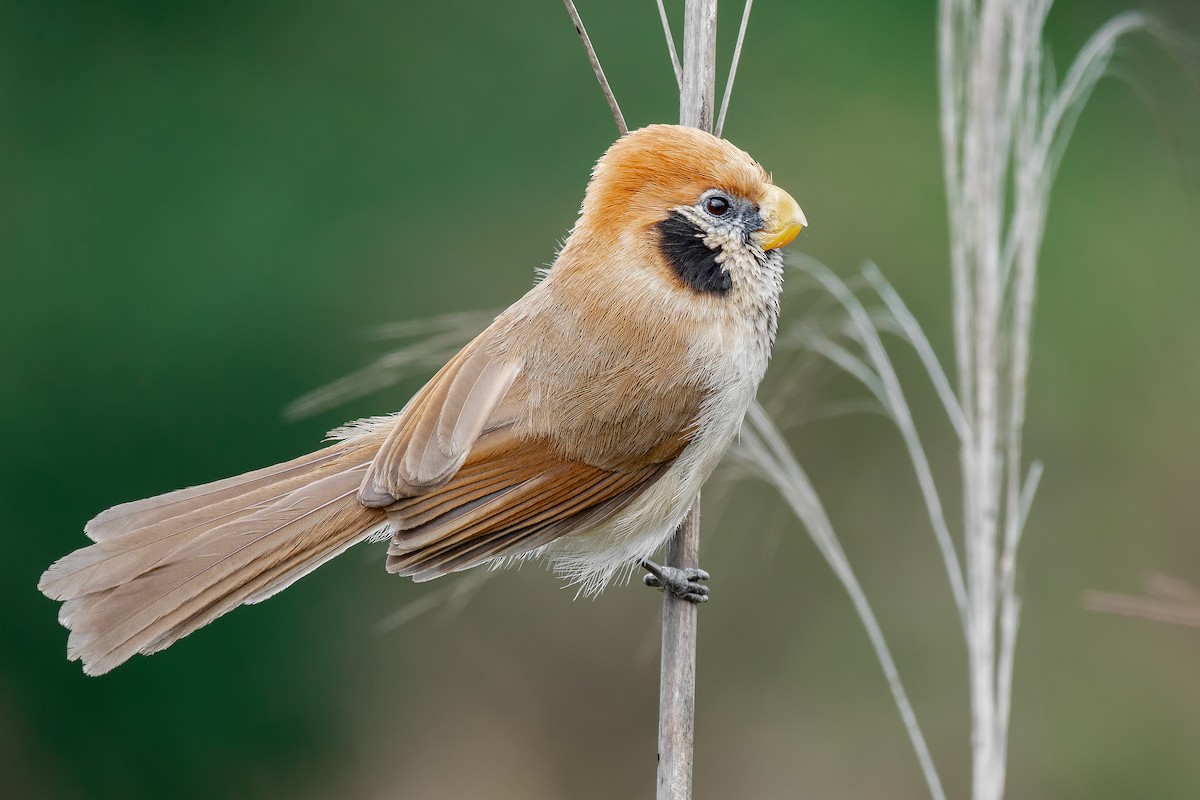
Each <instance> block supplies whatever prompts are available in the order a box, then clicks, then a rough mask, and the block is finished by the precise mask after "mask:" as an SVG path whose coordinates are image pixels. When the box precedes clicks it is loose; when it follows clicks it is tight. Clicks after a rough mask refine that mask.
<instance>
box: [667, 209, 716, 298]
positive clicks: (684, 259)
mask: <svg viewBox="0 0 1200 800" xmlns="http://www.w3.org/2000/svg"><path fill="white" fill-rule="evenodd" d="M658 233H659V240H658V247H659V250H661V251H662V254H663V256H664V257H665V258H666V259H667V263H668V264H670V265H671V268H672V269H673V270H675V274H676V275H678V276H679V279H680V280H681V281H683V282H684V284H685V285H686V286H688V287H689V288H691V289H694V290H695V291H697V292H707V293H712V294H725V293H727V292H728V291H729V289H730V287H732V286H733V281H732V279H731V278H730V277H729V273H728V272H726V271H725V270H724V269H722V267H721V265H720V264H719V263H718V262H717V256H718V255H719V251H717V250H712V249H710V248H709V247H708V245H706V244H704V233H703V231H701V230H700V229H699V228H698V227H696V224H695V223H694V222H692V221H691V220H689V219H687V217H684V216H683V215H682V214H680V213H679V212H676V211H673V212H671V216H669V217H667V218H666V219H664V220H663V221H662V222H660V223H658Z"/></svg>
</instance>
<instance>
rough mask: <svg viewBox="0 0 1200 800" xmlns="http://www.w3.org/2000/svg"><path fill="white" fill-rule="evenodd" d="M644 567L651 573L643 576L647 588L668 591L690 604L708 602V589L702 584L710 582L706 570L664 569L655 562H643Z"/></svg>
mask: <svg viewBox="0 0 1200 800" xmlns="http://www.w3.org/2000/svg"><path fill="white" fill-rule="evenodd" d="M642 567H643V568H644V569H645V570H646V572H648V573H650V574H648V575H643V576H642V582H643V583H645V584H646V585H647V586H653V587H654V588H655V589H663V590H666V591H668V592H670V593H671V594H673V595H675V596H676V597H678V598H680V599H683V600H687V601H688V602H689V603H707V602H708V587H707V586H705V585H704V584H702V583H700V581H706V580H708V573H707V572H705V571H704V570H702V569H692V568H687V569H680V568H679V567H664V566H661V565H659V564H655V563H654V562H653V561H643V562H642Z"/></svg>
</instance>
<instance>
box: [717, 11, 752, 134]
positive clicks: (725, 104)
mask: <svg viewBox="0 0 1200 800" xmlns="http://www.w3.org/2000/svg"><path fill="white" fill-rule="evenodd" d="M753 5H754V0H746V7H745V9H743V10H742V24H741V27H739V28H738V37H737V46H736V47H734V48H733V61H731V62H730V64H729V77H728V78H726V79H725V96H724V97H722V98H721V114H720V116H719V117H717V128H716V131H714V132H715V133H716V134H717V136H720V135H721V133H722V132H723V131H724V130H725V114H726V113H727V112H728V111H729V98H730V97H731V96H732V95H733V79H734V78H735V77H736V76H737V68H738V61H740V60H741V58H742V44H743V43H744V42H745V41H746V26H747V25H749V24H750V8H751V6H753Z"/></svg>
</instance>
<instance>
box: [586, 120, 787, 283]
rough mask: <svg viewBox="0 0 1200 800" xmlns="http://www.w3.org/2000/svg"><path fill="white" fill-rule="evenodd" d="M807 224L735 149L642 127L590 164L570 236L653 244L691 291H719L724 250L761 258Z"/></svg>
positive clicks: (678, 130) (664, 128)
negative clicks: (577, 219)
mask: <svg viewBox="0 0 1200 800" xmlns="http://www.w3.org/2000/svg"><path fill="white" fill-rule="evenodd" d="M807 224H808V223H807V220H805V218H804V214H803V212H801V210H800V207H799V206H798V205H797V204H796V201H795V200H793V199H792V198H791V196H790V195H788V194H787V192H785V191H783V190H782V189H780V188H778V187H777V186H775V185H774V184H772V183H771V179H770V176H769V175H768V174H767V172H766V171H765V170H764V169H763V168H762V167H761V166H759V164H758V162H756V161H755V160H754V159H752V158H751V157H750V156H749V155H748V154H747V153H746V152H744V151H743V150H741V149H739V148H737V147H735V146H734V145H732V144H730V143H729V142H727V141H725V140H723V139H718V138H717V137H715V136H712V135H710V134H708V133H705V132H703V131H701V130H698V129H696V128H688V127H683V126H679V125H650V126H648V127H645V128H642V129H641V130H637V131H633V132H631V133H629V134H627V135H625V136H623V137H621V138H620V139H618V140H617V142H616V143H615V144H613V145H612V146H611V147H610V148H609V149H608V152H606V153H605V154H604V155H603V156H602V157H601V158H600V160H599V161H598V162H597V163H596V167H595V169H594V170H593V172H592V180H591V182H590V183H589V184H588V189H587V195H586V197H585V198H584V201H583V208H582V212H581V215H580V218H579V222H578V223H577V224H576V226H575V230H574V231H573V235H572V239H575V240H584V241H588V242H593V243H594V242H606V243H618V242H623V243H625V245H626V247H629V246H633V247H639V248H640V249H642V250H643V251H648V250H649V249H650V248H651V247H652V248H653V249H654V250H656V251H657V255H658V256H660V257H661V260H662V261H663V262H665V263H666V264H667V265H668V266H669V267H670V268H671V269H673V271H674V272H675V273H676V274H677V276H678V278H679V279H680V280H681V281H682V282H683V283H684V284H685V285H687V286H688V287H689V288H691V289H694V290H696V291H699V292H721V291H726V290H728V289H729V288H730V277H729V273H728V268H727V267H723V266H722V265H723V264H725V263H726V262H729V261H731V260H732V258H733V257H734V256H735V253H733V252H730V251H731V250H738V251H741V252H742V253H743V254H745V255H746V256H757V257H759V258H761V257H763V255H764V254H765V253H767V252H768V251H771V250H774V249H776V248H779V247H783V246H784V245H786V244H788V243H790V242H791V241H792V240H793V239H794V238H795V237H796V235H797V234H798V233H799V232H800V230H801V229H802V228H803V227H805V226H807ZM631 235H632V239H631ZM579 244H582V242H579Z"/></svg>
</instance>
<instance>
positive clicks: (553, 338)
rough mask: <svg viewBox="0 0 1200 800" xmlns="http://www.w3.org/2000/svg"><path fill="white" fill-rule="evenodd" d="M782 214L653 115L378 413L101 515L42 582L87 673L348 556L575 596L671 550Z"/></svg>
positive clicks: (772, 282)
mask: <svg viewBox="0 0 1200 800" xmlns="http://www.w3.org/2000/svg"><path fill="white" fill-rule="evenodd" d="M805 225H807V222H806V220H805V218H804V215H803V213H802V212H801V211H800V208H799V206H798V205H797V204H796V202H795V201H794V200H793V199H792V198H791V197H790V196H789V195H788V194H787V193H786V192H784V191H783V190H782V189H779V188H778V187H776V186H775V185H773V184H772V183H771V181H770V179H769V177H768V175H767V173H766V172H765V171H764V170H763V168H762V167H760V166H759V165H758V163H757V162H755V161H754V160H753V159H752V158H750V156H749V155H747V154H746V153H745V152H743V151H742V150H739V149H738V148H737V147H735V146H733V145H732V144H730V143H729V142H726V141H724V140H721V139H717V138H716V137H713V136H711V135H709V134H707V133H704V132H702V131H699V130H696V129H693V128H685V127H679V126H673V125H651V126H649V127H646V128H643V129H641V130H638V131H634V132H632V133H629V134H627V135H625V136H623V137H621V138H620V139H619V140H618V141H617V142H616V143H615V144H613V145H612V147H610V148H609V149H608V151H607V152H606V153H605V154H604V155H603V156H602V157H601V158H600V160H599V161H598V162H597V163H596V166H595V169H594V170H593V173H592V178H591V181H590V183H589V184H588V187H587V193H586V196H585V197H584V200H583V207H582V209H581V211H580V214H579V219H578V221H577V222H576V223H575V225H574V227H573V228H572V230H571V233H570V236H569V237H568V238H567V240H566V243H565V244H564V245H563V247H562V249H561V251H560V252H559V253H558V256H557V258H556V259H555V261H554V264H553V266H552V267H551V268H550V269H549V271H548V272H547V273H546V274H545V276H544V278H543V279H542V280H540V281H539V282H538V283H537V284H536V285H535V286H534V287H533V288H532V289H531V290H530V291H529V292H528V293H527V294H526V295H525V296H524V297H522V298H521V299H520V300H518V301H517V302H515V303H514V304H513V305H512V306H510V307H509V308H508V309H507V310H505V311H504V312H503V313H501V314H500V315H499V316H498V317H497V318H496V320H495V321H494V322H493V323H492V324H491V325H490V326H489V327H488V328H487V329H486V330H485V331H483V333H481V334H480V335H479V336H478V337H476V338H475V339H474V340H473V341H471V342H470V343H469V344H467V345H466V346H465V347H464V348H463V349H462V351H460V352H459V353H458V354H457V355H456V356H455V357H454V358H452V359H451V360H450V362H449V363H447V364H446V366H445V367H443V368H442V369H441V370H440V371H439V372H438V373H437V374H436V375H434V376H433V377H432V378H431V379H430V380H429V382H428V383H427V384H425V386H424V387H423V388H422V389H421V390H420V391H418V392H417V393H416V395H414V396H413V398H412V399H411V400H410V401H409V402H408V404H407V405H406V406H405V407H404V408H403V409H402V410H401V411H400V412H398V413H396V414H391V415H389V416H381V417H373V418H370V419H364V420H359V421H357V422H353V423H350V424H349V425H346V426H345V427H343V428H340V429H339V430H337V431H335V432H334V438H335V439H336V441H335V443H334V444H332V445H330V446H328V447H325V448H324V449H321V450H318V451H316V452H314V453H311V454H309V455H305V456H301V457H300V458H297V459H294V460H292V461H289V462H287V463H284V464H278V465H276V466H272V467H267V468H265V469H260V470H257V471H255V472H249V473H246V474H244V475H239V476H237V477H234V478H228V479H226V480H221V481H217V482H215V483H210V484H206V485H204V486H196V487H193V488H190V489H182V490H180V491H176V492H171V493H169V494H165V495H161V496H159V497H153V498H150V499H147V500H139V501H137V502H132V503H126V504H124V505H119V506H116V507H115V508H111V509H109V510H108V511H105V512H104V513H102V514H100V515H99V516H97V517H96V518H95V519H93V520H92V521H91V522H89V523H88V524H87V526H86V529H85V530H86V533H87V535H88V536H89V537H90V538H91V539H92V540H93V544H91V545H89V546H87V547H84V548H82V549H80V550H76V551H75V552H74V553H71V554H70V555H68V556H66V557H64V558H62V559H60V560H59V561H58V562H56V563H55V564H54V565H53V566H51V567H50V568H49V569H48V570H47V571H46V573H45V574H44V575H43V576H42V579H41V582H40V584H39V588H40V589H41V590H42V591H43V592H44V593H45V594H46V595H48V596H49V597H51V598H54V599H55V600H61V601H63V605H62V609H61V612H60V614H59V619H60V621H61V622H62V623H63V624H64V625H65V626H67V627H68V628H69V629H70V630H71V634H70V638H69V641H68V655H69V656H70V657H71V658H72V659H79V660H82V661H83V665H84V671H85V672H87V673H89V674H101V673H104V672H107V671H108V670H110V669H112V668H113V667H115V666H117V665H118V664H120V663H122V662H123V661H125V660H126V659H128V658H129V657H130V656H132V655H133V654H134V653H138V652H142V653H154V652H157V651H159V650H162V649H163V648H165V647H168V646H169V645H171V644H172V643H173V642H175V641H177V640H178V639H179V638H181V637H183V636H186V635H187V634H189V633H191V632H192V631H194V630H196V629H197V628H199V627H201V626H203V625H205V624H207V623H208V622H211V621H212V620H213V619H215V618H216V617H219V616H221V615H222V614H224V613H226V612H227V611H230V610H231V609H233V608H235V607H237V606H238V605H241V604H243V603H256V602H259V601H261V600H264V599H266V598H267V597H270V596H272V595H273V594H275V593H276V592H278V591H280V590H282V589H284V588H286V587H287V586H289V585H291V584H292V583H293V582H294V581H296V580H297V579H298V578H300V577H301V576H303V575H305V574H307V573H308V572H310V571H312V570H313V569H315V568H317V567H318V566H320V565H321V564H323V563H325V562H326V561H328V560H329V559H331V558H333V557H334V556H336V555H338V554H339V553H342V552H343V551H345V550H346V549H347V548H349V547H350V546H351V545H354V544H356V543H358V542H362V541H366V540H383V539H386V540H388V541H389V542H390V544H389V546H388V553H387V569H388V570H389V571H390V572H395V573H399V574H401V575H408V576H411V577H412V578H413V579H414V580H418V581H424V580H429V579H431V578H436V577H438V576H441V575H445V574H447V573H450V572H457V571H459V570H464V569H468V568H470V567H475V566H478V565H481V564H488V563H496V562H504V561H506V560H507V561H511V560H520V559H524V558H529V557H545V558H546V559H549V560H550V561H551V563H552V564H553V565H554V567H555V569H556V570H557V571H558V572H560V573H562V574H563V575H565V576H566V577H567V578H568V579H569V580H571V581H574V582H578V583H579V584H581V586H582V587H583V589H584V590H585V591H598V590H599V589H600V588H602V587H603V586H604V585H605V584H606V583H608V582H609V581H610V580H611V579H612V578H613V577H614V576H615V575H618V574H620V573H621V572H622V571H623V570H626V569H628V568H631V567H634V566H636V565H638V564H640V563H642V561H643V560H644V559H647V558H648V557H650V556H651V555H652V554H653V553H654V551H655V550H657V549H658V548H659V547H661V546H662V545H663V544H664V543H665V542H666V540H667V539H668V538H669V537H670V535H671V533H672V531H674V529H675V528H676V526H677V525H678V524H679V522H680V521H681V519H682V518H683V516H684V514H685V513H686V511H687V509H688V507H689V506H690V504H691V503H692V501H693V499H694V498H695V497H696V495H697V493H698V492H699V490H700V486H701V484H702V483H703V482H704V480H705V479H706V478H707V477H708V476H709V474H710V473H711V472H712V470H713V468H714V467H715V466H716V465H717V462H718V461H719V460H720V458H721V456H722V454H723V453H724V452H725V450H726V448H727V447H728V446H729V444H730V442H731V440H732V439H733V437H734V435H735V434H736V433H737V431H738V427H739V426H740V424H741V422H742V417H743V415H744V414H745V412H746V409H747V407H748V406H749V404H750V402H751V401H752V400H753V398H754V394H755V392H756V390H757V388H758V384H759V381H760V380H761V379H762V377H763V373H764V371H765V370H766V367H767V360H768V358H769V357H770V354H771V347H772V344H773V343H774V338H775V331H776V326H777V321H778V315H779V295H780V290H781V288H782V282H783V263H782V257H781V256H780V254H779V249H778V248H780V247H782V246H784V245H786V244H788V243H789V242H791V241H792V239H793V238H795V236H796V235H797V234H798V233H799V232H800V230H801V228H802V227H804V226H805Z"/></svg>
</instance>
